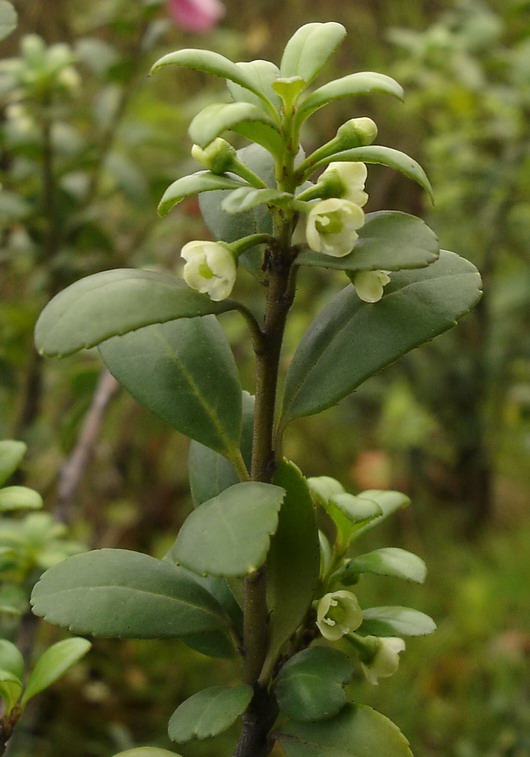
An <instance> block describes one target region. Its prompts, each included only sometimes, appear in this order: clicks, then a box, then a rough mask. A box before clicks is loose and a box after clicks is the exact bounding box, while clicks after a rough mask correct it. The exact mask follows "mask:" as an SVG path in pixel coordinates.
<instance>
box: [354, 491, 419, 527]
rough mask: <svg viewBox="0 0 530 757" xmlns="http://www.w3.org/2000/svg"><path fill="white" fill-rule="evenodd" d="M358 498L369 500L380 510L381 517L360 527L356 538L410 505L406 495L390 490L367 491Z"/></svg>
mask: <svg viewBox="0 0 530 757" xmlns="http://www.w3.org/2000/svg"><path fill="white" fill-rule="evenodd" d="M358 496H359V497H362V498H363V499H369V500H370V501H372V502H375V503H376V504H377V506H378V507H379V508H380V509H381V515H378V516H377V517H375V518H373V519H371V520H370V521H369V522H368V523H365V524H363V525H361V526H360V528H359V529H358V530H357V532H356V537H358V536H361V535H362V534H364V533H366V531H370V529H372V528H375V526H378V525H379V524H380V523H382V521H384V520H386V519H387V518H388V517H389V516H390V515H393V514H394V513H395V512H396V511H397V510H401V509H402V508H404V507H408V506H409V505H410V499H409V498H408V497H407V495H406V494H403V493H402V492H396V491H392V490H389V491H385V490H383V489H367V490H366V491H364V492H361V493H360V494H359V495H358Z"/></svg>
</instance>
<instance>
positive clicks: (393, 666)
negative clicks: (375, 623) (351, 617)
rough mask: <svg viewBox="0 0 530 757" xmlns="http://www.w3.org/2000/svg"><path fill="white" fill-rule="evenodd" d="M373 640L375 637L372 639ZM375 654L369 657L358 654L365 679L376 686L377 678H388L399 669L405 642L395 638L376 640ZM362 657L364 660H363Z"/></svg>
mask: <svg viewBox="0 0 530 757" xmlns="http://www.w3.org/2000/svg"><path fill="white" fill-rule="evenodd" d="M373 638H375V637H373ZM377 641H378V642H379V643H378V644H377V646H376V650H375V653H373V654H372V655H371V656H370V659H369V658H368V656H367V655H363V654H362V652H360V657H361V666H362V669H363V671H364V674H365V676H366V679H367V680H368V681H369V682H370V683H372V684H373V685H374V686H377V684H378V683H379V678H389V677H390V676H393V675H394V673H396V672H397V669H398V668H399V655H400V654H401V652H403V651H405V646H406V645H405V642H404V641H403V639H398V638H397V637H395V636H388V637H386V638H382V639H378V640H377ZM363 656H364V658H365V659H364V660H363Z"/></svg>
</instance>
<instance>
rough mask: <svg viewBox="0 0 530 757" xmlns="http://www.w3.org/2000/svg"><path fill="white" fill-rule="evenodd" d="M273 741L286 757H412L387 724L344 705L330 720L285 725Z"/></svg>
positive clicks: (361, 707) (376, 715)
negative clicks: (276, 741)
mask: <svg viewBox="0 0 530 757" xmlns="http://www.w3.org/2000/svg"><path fill="white" fill-rule="evenodd" d="M277 738H278V741H279V742H280V744H281V745H282V747H283V749H284V750H285V753H286V755H287V757H413V755H412V752H411V750H410V745H409V743H408V741H407V739H406V738H405V737H404V736H403V734H402V733H401V731H400V730H399V728H398V727H397V726H396V725H394V723H392V721H391V720H389V719H388V718H386V717H385V716H384V715H381V714H380V713H379V712H376V711H375V710H372V708H371V707H366V706H365V705H358V704H348V705H346V707H344V708H343V709H342V711H341V712H340V713H339V714H338V715H337V716H336V717H335V718H333V719H332V720H325V721H320V722H317V723H298V722H290V723H287V725H285V726H284V727H283V728H282V731H281V733H279V734H278V736H277Z"/></svg>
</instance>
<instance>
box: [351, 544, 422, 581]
mask: <svg viewBox="0 0 530 757" xmlns="http://www.w3.org/2000/svg"><path fill="white" fill-rule="evenodd" d="M360 573H374V574H376V575H378V576H393V577H394V578H403V579H404V580H405V581H415V582H416V583H418V584H422V583H423V582H424V581H425V576H426V575H427V566H426V565H425V563H424V561H423V560H422V559H421V557H418V556H417V555H414V554H413V553H412V552H407V550H406V549H398V548H397V547H384V548H383V549H376V550H374V551H373V552H367V553H366V554H365V555H359V556H358V557H354V558H353V559H352V560H350V562H349V563H348V566H347V568H346V570H345V572H344V578H350V577H353V578H355V577H356V576H358V575H359V574H360Z"/></svg>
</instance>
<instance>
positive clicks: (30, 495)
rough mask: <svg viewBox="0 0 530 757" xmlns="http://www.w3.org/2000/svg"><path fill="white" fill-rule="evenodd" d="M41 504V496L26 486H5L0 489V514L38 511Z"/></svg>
mask: <svg viewBox="0 0 530 757" xmlns="http://www.w3.org/2000/svg"><path fill="white" fill-rule="evenodd" d="M42 504H43V503H42V497H41V495H40V494H39V493H38V492H36V491H34V490H33V489H28V488H27V487H26V486H6V487H5V488H4V489H0V513H6V512H9V511H10V510H39V509H40V508H41V507H42Z"/></svg>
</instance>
